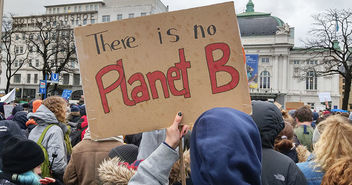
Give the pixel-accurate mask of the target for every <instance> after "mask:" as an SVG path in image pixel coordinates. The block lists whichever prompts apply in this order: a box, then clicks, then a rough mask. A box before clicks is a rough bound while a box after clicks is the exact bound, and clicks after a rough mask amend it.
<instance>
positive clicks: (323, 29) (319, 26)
mask: <svg viewBox="0 0 352 185" xmlns="http://www.w3.org/2000/svg"><path fill="white" fill-rule="evenodd" d="M313 18H314V21H315V22H314V24H313V26H314V27H313V29H311V30H310V38H309V39H308V40H306V41H305V42H304V43H305V45H306V48H305V51H306V52H308V53H310V54H311V56H312V58H315V57H319V58H323V60H322V61H320V62H319V63H318V64H317V65H313V66H310V67H309V68H307V69H306V70H314V71H315V73H316V75H317V76H328V75H335V74H339V75H340V76H341V77H342V78H343V79H345V87H344V94H343V101H342V109H344V110H347V106H348V100H349V96H350V91H351V80H352V56H351V55H352V10H350V9H349V10H345V9H343V10H336V9H334V10H327V11H325V12H323V13H320V14H317V15H314V16H313Z"/></svg>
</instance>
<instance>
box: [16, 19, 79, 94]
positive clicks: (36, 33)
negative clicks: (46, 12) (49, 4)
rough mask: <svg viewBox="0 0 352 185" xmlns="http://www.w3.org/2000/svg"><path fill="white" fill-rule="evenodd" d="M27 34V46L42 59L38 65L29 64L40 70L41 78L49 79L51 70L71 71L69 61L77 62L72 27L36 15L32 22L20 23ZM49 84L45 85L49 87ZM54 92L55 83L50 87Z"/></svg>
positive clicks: (56, 71)
mask: <svg viewBox="0 0 352 185" xmlns="http://www.w3.org/2000/svg"><path fill="white" fill-rule="evenodd" d="M21 27H23V28H25V27H26V29H23V30H24V32H25V33H26V35H27V38H26V41H27V46H28V48H33V49H32V50H31V53H33V54H34V55H36V56H39V57H40V58H41V59H42V62H43V63H42V64H41V65H40V66H34V65H31V66H32V68H33V69H35V70H38V71H41V72H42V76H43V80H44V79H45V77H46V76H47V77H48V79H50V75H51V73H52V72H54V73H59V74H60V73H61V72H63V71H66V72H68V73H72V72H73V70H74V68H73V67H72V65H70V62H77V60H76V57H75V53H76V50H75V45H74V38H73V29H72V28H71V27H70V26H68V25H65V24H64V23H63V22H57V21H48V20H45V18H44V17H36V18H35V21H32V24H28V25H25V24H22V26H21ZM49 86H50V84H48V86H47V90H48V89H49ZM52 89H53V91H54V93H55V92H56V89H57V84H55V86H54V88H52Z"/></svg>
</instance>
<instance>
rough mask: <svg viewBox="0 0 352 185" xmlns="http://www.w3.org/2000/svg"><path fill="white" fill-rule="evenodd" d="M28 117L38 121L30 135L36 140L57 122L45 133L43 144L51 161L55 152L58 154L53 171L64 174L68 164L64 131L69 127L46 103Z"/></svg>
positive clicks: (31, 138) (29, 137) (30, 137)
mask: <svg viewBox="0 0 352 185" xmlns="http://www.w3.org/2000/svg"><path fill="white" fill-rule="evenodd" d="M27 117H28V119H34V120H35V121H36V122H37V123H38V125H37V126H36V127H35V128H34V129H33V130H32V131H31V133H30V134H29V136H28V139H30V140H33V141H34V142H37V141H38V140H39V137H40V135H41V134H42V132H43V131H44V129H45V128H46V127H47V126H48V125H49V124H55V125H54V126H52V127H51V128H50V129H49V130H48V131H47V133H46V134H45V136H44V139H43V142H42V145H43V147H44V148H45V149H46V151H47V152H48V157H49V162H51V161H52V160H53V154H57V157H56V158H55V159H54V161H53V165H52V171H53V172H54V173H55V174H64V171H65V167H66V165H67V156H66V154H67V151H66V144H65V140H64V133H65V132H66V131H67V127H66V126H65V125H64V124H62V123H59V121H58V120H57V119H56V117H55V114H54V113H53V112H51V111H50V110H49V109H48V108H47V107H46V106H44V105H41V106H40V107H39V108H38V110H37V111H36V112H35V113H29V114H28V115H27Z"/></svg>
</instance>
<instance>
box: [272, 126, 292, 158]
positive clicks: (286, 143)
mask: <svg viewBox="0 0 352 185" xmlns="http://www.w3.org/2000/svg"><path fill="white" fill-rule="evenodd" d="M292 139H293V127H292V125H291V124H290V123H288V122H286V121H285V128H284V129H283V130H282V131H281V132H280V133H279V135H277V137H276V139H275V144H274V150H276V151H278V152H281V153H283V152H288V151H290V150H291V148H292V147H293V142H292Z"/></svg>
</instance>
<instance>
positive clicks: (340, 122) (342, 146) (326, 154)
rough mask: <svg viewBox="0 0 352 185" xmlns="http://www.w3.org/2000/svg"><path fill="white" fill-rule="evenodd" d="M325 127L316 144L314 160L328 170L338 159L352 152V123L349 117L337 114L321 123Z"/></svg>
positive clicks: (320, 125)
mask: <svg viewBox="0 0 352 185" xmlns="http://www.w3.org/2000/svg"><path fill="white" fill-rule="evenodd" d="M319 127H322V128H323V131H322V133H321V135H320V138H319V140H318V141H317V142H316V144H315V145H314V151H313V154H314V156H315V159H314V162H315V163H316V164H317V166H319V167H320V168H321V169H322V170H324V171H326V170H328V169H329V168H330V167H331V166H332V165H333V164H334V163H335V162H336V161H337V160H338V159H340V158H343V157H347V156H350V155H351V153H352V137H351V136H352V125H351V124H350V123H349V122H348V120H347V118H345V117H342V116H339V115H335V116H330V117H328V118H327V119H326V120H325V121H323V122H321V123H320V124H319Z"/></svg>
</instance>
